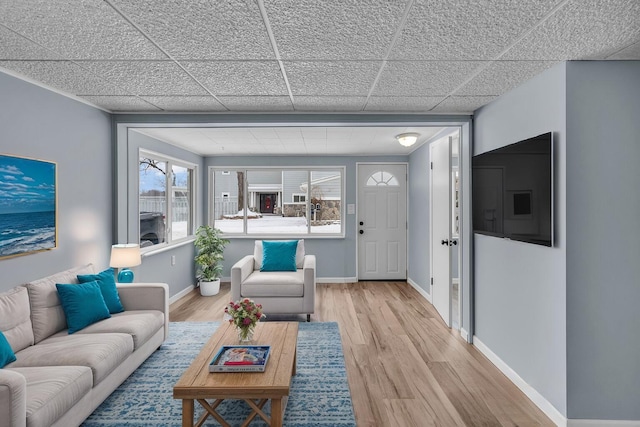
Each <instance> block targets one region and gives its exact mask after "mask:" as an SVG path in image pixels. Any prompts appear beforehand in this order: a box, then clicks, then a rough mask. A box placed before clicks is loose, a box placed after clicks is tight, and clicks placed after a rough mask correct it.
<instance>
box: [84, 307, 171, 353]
mask: <svg viewBox="0 0 640 427" xmlns="http://www.w3.org/2000/svg"><path fill="white" fill-rule="evenodd" d="M163 326H164V314H162V312H161V311H158V310H141V311H136V310H131V311H125V312H123V313H117V314H114V315H113V316H111V318H109V319H105V320H101V321H100V322H97V323H94V324H93V325H91V326H87V327H86V328H84V329H83V330H81V331H79V332H78V333H79V334H95V333H110V332H117V333H123V334H129V335H131V337H132V338H133V349H134V350H137V349H138V348H139V347H140V346H141V345H143V344H144V343H146V342H147V341H148V340H149V338H151V337H152V336H153V335H154V334H155V333H156V332H158V330H160V329H161V328H162V327H163Z"/></svg>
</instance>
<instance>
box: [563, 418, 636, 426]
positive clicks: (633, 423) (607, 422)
mask: <svg viewBox="0 0 640 427" xmlns="http://www.w3.org/2000/svg"><path fill="white" fill-rule="evenodd" d="M567 427H640V421H625V420H573V419H569V420H567Z"/></svg>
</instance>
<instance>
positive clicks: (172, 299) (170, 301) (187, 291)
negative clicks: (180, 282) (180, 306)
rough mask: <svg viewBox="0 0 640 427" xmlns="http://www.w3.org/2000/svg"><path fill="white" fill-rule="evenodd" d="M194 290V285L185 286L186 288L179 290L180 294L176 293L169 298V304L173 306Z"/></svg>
mask: <svg viewBox="0 0 640 427" xmlns="http://www.w3.org/2000/svg"><path fill="white" fill-rule="evenodd" d="M195 288H196V287H195V285H190V286H187V287H186V288H184V289H183V290H181V291H180V292H178V293H177V294H175V295H174V296H172V297H171V298H169V304H173V303H174V302H176V301H178V300H179V299H180V298H182V297H183V296H185V295H187V294H188V293H189V292H191V291H192V290H194V289H195Z"/></svg>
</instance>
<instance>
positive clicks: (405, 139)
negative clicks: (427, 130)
mask: <svg viewBox="0 0 640 427" xmlns="http://www.w3.org/2000/svg"><path fill="white" fill-rule="evenodd" d="M419 136H420V134H419V133H415V132H409V133H401V134H400V135H396V139H397V140H398V142H399V143H400V145H402V146H404V147H411V146H412V145H413V144H415V143H416V141H417V140H418V137H419Z"/></svg>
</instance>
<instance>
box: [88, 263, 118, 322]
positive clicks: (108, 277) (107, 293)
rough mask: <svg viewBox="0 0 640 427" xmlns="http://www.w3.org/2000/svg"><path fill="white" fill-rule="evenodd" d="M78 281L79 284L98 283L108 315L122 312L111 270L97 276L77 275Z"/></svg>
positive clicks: (114, 278)
mask: <svg viewBox="0 0 640 427" xmlns="http://www.w3.org/2000/svg"><path fill="white" fill-rule="evenodd" d="M78 280H79V281H80V283H87V282H93V281H94V280H95V281H97V282H98V285H100V291H101V292H102V296H103V297H104V302H105V303H106V304H107V308H108V309H109V313H111V314H114V313H122V312H123V311H124V307H123V306H122V303H121V302H120V296H119V295H118V289H117V288H116V276H115V274H114V272H113V268H108V269H106V270H104V271H101V272H100V273H98V274H78Z"/></svg>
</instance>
